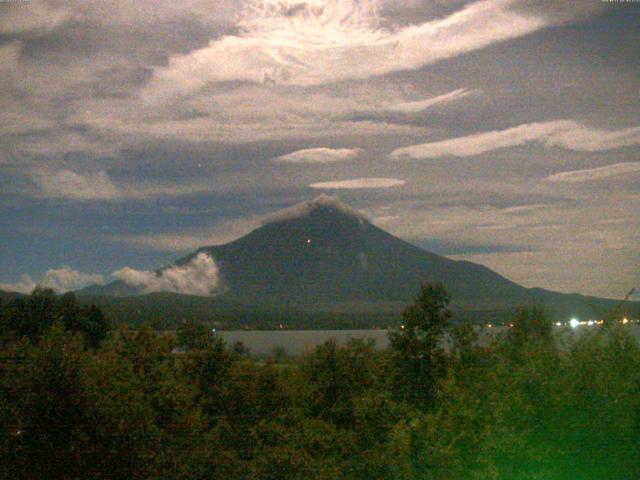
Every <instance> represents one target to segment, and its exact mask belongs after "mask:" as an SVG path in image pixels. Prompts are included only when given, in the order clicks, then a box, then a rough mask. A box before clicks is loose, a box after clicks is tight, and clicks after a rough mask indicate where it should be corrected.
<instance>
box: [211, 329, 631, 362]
mask: <svg viewBox="0 0 640 480" xmlns="http://www.w3.org/2000/svg"><path fill="white" fill-rule="evenodd" d="M593 328H600V327H597V326H592V327H590V326H579V327H578V328H575V329H571V328H569V327H559V328H557V327H556V330H557V331H558V333H562V339H563V340H569V341H570V340H571V338H574V337H575V336H576V335H580V334H582V333H585V332H587V331H589V330H590V329H593ZM627 328H629V329H630V330H631V332H632V334H633V336H634V337H635V338H636V339H638V340H640V326H639V325H627ZM506 329H507V327H492V328H488V327H483V328H479V329H478V334H479V337H480V341H481V342H487V341H489V340H490V339H492V338H495V337H496V336H497V335H498V334H500V333H501V332H504V331H505V330H506ZM388 332H389V331H388V330H226V331H217V332H216V334H217V335H220V336H221V337H222V338H224V339H225V341H226V342H227V344H228V345H232V344H233V343H234V342H238V341H240V342H242V343H244V345H245V346H246V347H248V348H249V351H250V352H251V353H252V354H254V355H267V354H269V353H271V352H272V351H273V350H274V349H275V348H280V347H281V348H284V349H285V350H286V352H287V353H288V354H289V355H299V354H301V353H305V352H308V351H311V350H313V349H314V348H315V347H317V346H318V345H321V344H323V343H324V342H326V341H327V340H330V339H334V340H335V341H336V343H338V344H339V345H343V344H345V343H347V342H348V341H349V340H351V339H354V338H360V339H365V340H373V341H374V342H375V346H376V348H378V349H384V348H386V347H387V346H388V345H389V338H388V336H387V334H388Z"/></svg>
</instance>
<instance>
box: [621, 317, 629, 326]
mask: <svg viewBox="0 0 640 480" xmlns="http://www.w3.org/2000/svg"><path fill="white" fill-rule="evenodd" d="M627 323H629V319H628V318H627V317H624V318H623V319H622V324H623V325H626V324H627Z"/></svg>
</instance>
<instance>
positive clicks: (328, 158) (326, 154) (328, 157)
mask: <svg viewBox="0 0 640 480" xmlns="http://www.w3.org/2000/svg"><path fill="white" fill-rule="evenodd" d="M361 154H362V149H360V148H308V149H305V150H297V151H295V152H291V153H288V154H286V155H282V156H280V157H277V158H275V159H274V161H276V162H283V163H334V162H345V161H348V160H353V159H355V158H357V157H359V156H360V155H361Z"/></svg>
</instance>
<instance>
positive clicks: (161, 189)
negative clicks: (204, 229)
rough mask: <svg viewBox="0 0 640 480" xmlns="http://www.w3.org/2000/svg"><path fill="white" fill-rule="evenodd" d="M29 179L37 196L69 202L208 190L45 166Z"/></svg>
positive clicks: (204, 185) (203, 186)
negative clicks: (119, 181) (121, 181)
mask: <svg viewBox="0 0 640 480" xmlns="http://www.w3.org/2000/svg"><path fill="white" fill-rule="evenodd" d="M31 179H32V180H33V181H34V182H35V184H36V185H37V186H38V187H39V190H38V191H37V192H34V193H35V194H36V195H37V196H40V197H46V198H56V199H64V200H73V201H93V200H107V201H122V200H131V199H133V200H136V199H137V200H140V199H145V198H150V197H161V196H180V195H191V194H195V193H202V192H210V191H211V189H212V186H211V185H210V184H208V183H206V182H198V183H186V184H177V183H173V184H170V183H166V184H153V183H140V184H135V183H128V184H120V185H116V184H115V182H113V180H112V179H111V177H110V176H109V175H108V174H107V172H105V171H103V170H101V171H98V172H94V173H77V172H74V171H72V170H66V169H63V170H58V171H52V170H49V169H46V168H43V169H37V170H34V171H32V172H31Z"/></svg>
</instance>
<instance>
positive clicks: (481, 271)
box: [176, 196, 523, 305]
mask: <svg viewBox="0 0 640 480" xmlns="http://www.w3.org/2000/svg"><path fill="white" fill-rule="evenodd" d="M202 253H204V254H207V255H209V256H211V257H212V258H214V259H215V261H216V263H217V265H218V267H219V269H220V272H221V278H222V281H223V282H224V285H225V287H226V289H227V294H229V295H232V296H234V297H238V298H241V299H243V300H245V301H250V302H259V303H262V302H267V303H286V304H298V305H299V304H317V303H323V304H335V303H342V302H358V303H360V302H402V303H404V302H406V301H407V300H410V299H411V298H412V297H413V296H414V294H415V291H416V289H417V288H418V286H419V284H420V283H421V282H424V281H428V280H429V281H441V282H443V283H445V285H447V288H449V290H450V291H451V293H452V294H453V295H454V297H456V298H459V299H462V298H465V299H469V300H470V299H478V300H480V299H482V298H486V297H488V296H493V297H496V296H499V297H504V296H507V297H509V296H514V295H518V293H520V291H521V290H523V288H522V287H519V286H518V285H516V284H515V283H513V282H511V281H509V280H507V279H505V278H503V277H501V276H500V275H498V274H496V273H494V272H492V271H491V270H489V269H488V268H485V267H483V266H481V265H477V264H474V263H470V262H460V261H454V260H450V259H447V258H444V257H441V256H438V255H435V254H433V253H430V252H427V251H425V250H422V249H420V248H418V247H416V246H414V245H411V244H409V243H407V242H405V241H403V240H400V239H398V238H396V237H394V236H392V235H390V234H389V233H387V232H385V231H384V230H381V229H380V228H378V227H376V226H374V225H373V224H371V223H370V222H369V221H368V220H367V219H366V217H365V216H364V215H362V214H361V213H359V212H357V211H355V210H353V209H351V208H350V207H348V206H346V205H344V204H342V203H340V202H338V201H337V200H335V199H333V198H332V197H326V196H322V197H319V198H318V199H316V200H314V201H311V202H305V203H302V204H299V205H296V206H294V207H291V208H289V209H285V210H283V211H281V212H278V213H277V214H275V215H273V216H271V217H268V218H267V220H266V221H265V223H264V225H262V226H261V227H260V228H258V229H256V230H254V231H252V232H251V233H249V234H248V235H246V236H244V237H242V238H239V239H238V240H235V241H233V242H231V243H228V244H225V245H219V246H208V247H202V248H200V249H198V250H197V251H195V252H193V253H191V254H190V255H187V256H186V257H184V258H182V259H180V260H179V261H178V262H176V264H177V265H185V264H188V263H189V262H191V261H192V260H193V259H194V258H195V257H196V256H197V255H199V254H202Z"/></svg>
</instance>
